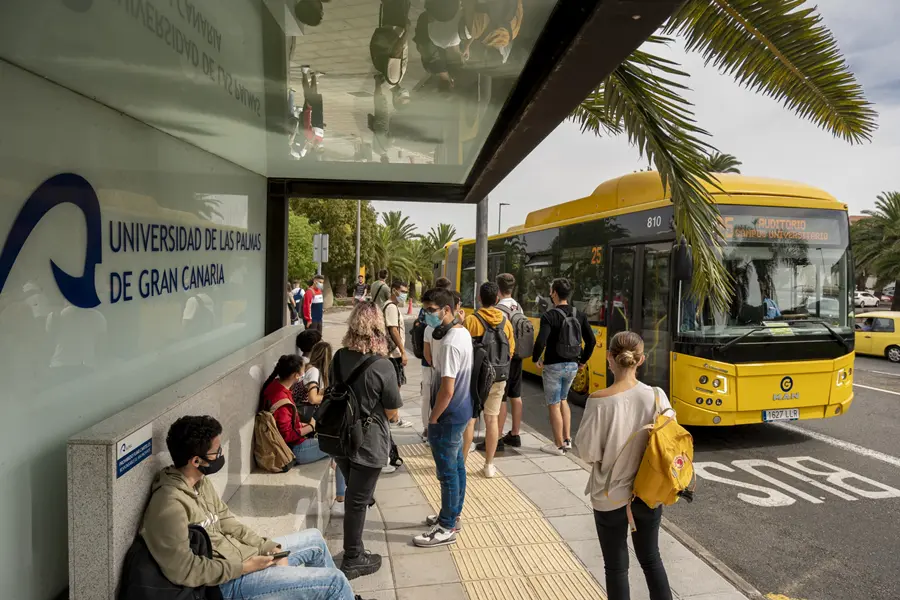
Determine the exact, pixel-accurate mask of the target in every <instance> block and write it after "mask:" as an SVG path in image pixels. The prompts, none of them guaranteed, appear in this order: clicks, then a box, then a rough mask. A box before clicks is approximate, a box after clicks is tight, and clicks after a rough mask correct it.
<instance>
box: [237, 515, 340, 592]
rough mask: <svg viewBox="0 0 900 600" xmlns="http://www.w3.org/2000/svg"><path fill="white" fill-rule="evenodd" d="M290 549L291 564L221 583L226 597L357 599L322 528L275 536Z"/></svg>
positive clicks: (285, 548) (285, 547)
mask: <svg viewBox="0 0 900 600" xmlns="http://www.w3.org/2000/svg"><path fill="white" fill-rule="evenodd" d="M275 541H276V542H278V543H279V544H281V547H282V548H283V549H284V550H290V551H291V554H290V556H288V563H289V564H290V566H289V567H269V568H268V569H263V570H262V571H257V572H256V573H250V574H249V575H241V576H240V577H238V578H237V579H232V580H231V581H229V582H227V583H223V584H222V585H220V586H219V590H220V591H221V592H222V597H223V598H224V600H254V599H261V600H262V599H265V600H296V599H297V598H303V600H353V589H352V588H351V587H350V582H349V581H347V578H346V577H345V576H344V574H343V573H342V572H341V571H340V570H338V569H337V568H335V566H334V560H333V559H332V558H331V553H329V552H328V546H326V545H325V540H324V539H323V538H322V534H321V533H320V532H319V530H318V529H307V530H306V531H300V532H298V533H294V534H291V535H288V536H285V537H282V538H277V539H276V540H275Z"/></svg>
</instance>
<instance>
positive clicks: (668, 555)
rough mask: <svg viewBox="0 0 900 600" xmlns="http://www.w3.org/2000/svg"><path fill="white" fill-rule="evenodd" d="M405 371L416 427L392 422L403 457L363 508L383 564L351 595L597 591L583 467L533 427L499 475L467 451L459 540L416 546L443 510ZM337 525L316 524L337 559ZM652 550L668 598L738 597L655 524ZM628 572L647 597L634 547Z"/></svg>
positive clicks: (458, 597) (484, 598)
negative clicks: (487, 472) (661, 566)
mask: <svg viewBox="0 0 900 600" xmlns="http://www.w3.org/2000/svg"><path fill="white" fill-rule="evenodd" d="M334 317H335V318H333V319H329V318H328V316H326V324H325V332H326V339H328V341H329V342H331V343H332V344H334V345H335V347H339V345H340V336H341V335H342V333H343V327H342V326H341V324H342V322H344V321H345V318H346V317H345V315H343V314H341V315H340V316H338V315H334ZM329 322H331V324H332V326H331V327H329ZM407 379H408V383H407V385H405V386H404V387H403V390H402V397H403V404H404V406H403V408H402V409H401V410H400V415H401V417H402V418H403V419H405V420H409V421H410V422H412V423H413V427H412V428H409V429H396V428H393V429H392V433H393V436H394V441H395V442H396V443H397V445H398V446H399V449H400V454H401V456H403V458H404V461H405V464H404V466H403V467H402V468H401V469H400V470H398V471H397V472H396V473H393V474H390V475H382V476H381V478H380V479H379V481H378V487H377V488H376V490H375V499H376V501H377V504H376V506H375V507H373V508H372V509H371V510H370V512H369V515H368V519H367V522H366V530H365V534H364V540H365V543H366V547H367V549H368V550H371V551H372V552H376V553H379V554H381V555H382V556H383V560H384V562H383V566H382V568H381V570H380V571H379V572H378V573H376V574H374V575H370V576H368V577H361V578H359V579H355V580H354V581H353V582H352V583H353V589H354V592H355V593H357V594H361V595H362V597H363V598H366V599H367V600H368V599H370V598H373V599H377V600H414V599H415V600H419V599H423V598H431V597H433V598H440V600H494V599H497V600H501V599H502V600H545V599H546V600H595V599H598V598H606V594H605V593H604V590H603V586H604V574H603V558H602V556H601V553H600V545H599V543H598V541H597V535H596V530H595V527H594V521H593V516H592V511H591V509H590V508H589V504H588V499H587V497H586V496H585V495H584V488H585V484H586V483H587V479H588V472H587V471H586V470H584V468H583V466H582V465H581V464H580V463H579V461H576V460H573V459H571V458H569V457H563V456H559V457H555V456H548V455H546V454H544V453H542V452H541V451H540V447H541V446H542V445H544V444H546V443H547V441H546V440H545V439H543V438H542V437H541V436H539V435H537V434H535V433H533V432H532V433H523V434H522V447H521V448H518V449H513V448H508V449H507V450H506V451H505V452H501V453H499V454H498V455H497V458H496V459H495V464H496V466H497V469H498V471H500V475H498V476H497V477H495V478H493V479H486V478H484V476H483V475H482V467H483V466H484V457H483V455H482V454H481V453H479V452H474V451H473V452H472V453H470V454H469V458H468V463H467V472H468V474H469V479H468V483H467V490H466V502H465V508H464V509H463V520H464V521H463V522H464V526H463V530H462V531H461V532H460V535H459V538H458V540H459V541H458V542H457V544H456V545H453V546H449V547H442V548H429V549H423V548H417V547H415V546H413V544H412V538H413V536H415V535H417V534H419V533H422V532H423V531H425V529H426V527H425V525H424V524H423V522H424V519H425V517H426V516H428V515H430V514H434V513H436V512H438V510H439V508H440V486H439V485H438V482H437V479H436V477H435V470H434V462H433V460H432V459H431V453H430V450H429V449H428V448H427V447H426V446H425V445H424V444H422V443H421V439H420V438H419V432H420V430H421V417H420V414H421V413H420V407H421V404H420V402H419V384H420V380H421V371H420V368H419V366H418V364H414V363H413V361H410V366H409V367H407ZM506 428H507V429H508V428H509V425H508V424H507V426H506ZM342 527H343V521H342V519H341V518H340V517H338V518H332V521H331V524H330V525H329V527H328V529H327V530H326V532H325V537H326V539H327V541H328V545H329V548H330V549H331V551H332V554H333V555H334V556H335V560H336V562H338V564H339V563H340V555H341V553H342V543H343V540H342V535H343V534H342V531H343V529H342ZM629 546H630V541H629ZM660 551H661V552H662V557H663V561H664V562H665V565H666V570H667V572H668V575H669V581H670V583H671V586H672V590H673V592H674V597H675V598H680V599H690V600H745V599H746V598H747V596H745V595H744V594H742V593H741V592H739V591H738V589H737V588H736V587H735V586H734V585H732V584H731V583H730V582H729V581H727V580H726V579H725V578H724V577H722V576H721V575H720V574H719V573H718V572H717V571H715V570H714V569H712V568H711V567H710V566H709V565H708V564H707V563H706V562H705V561H703V560H702V559H701V558H699V557H698V556H696V555H695V554H694V553H693V552H691V551H690V550H689V549H688V548H686V547H685V546H684V545H682V544H681V543H680V542H678V541H677V540H676V539H675V538H674V537H672V536H671V535H670V534H669V533H668V532H666V531H664V530H662V531H660ZM629 579H630V581H631V597H632V599H633V600H645V599H647V598H648V595H647V587H646V584H645V583H644V579H643V573H642V571H641V569H640V566H639V564H638V562H637V559H636V558H635V556H634V552H633V550H632V552H631V569H630V572H629Z"/></svg>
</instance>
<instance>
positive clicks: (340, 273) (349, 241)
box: [290, 198, 378, 282]
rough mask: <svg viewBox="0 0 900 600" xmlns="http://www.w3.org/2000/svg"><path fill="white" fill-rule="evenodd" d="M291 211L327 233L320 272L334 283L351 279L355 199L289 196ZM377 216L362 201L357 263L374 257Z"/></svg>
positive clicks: (368, 260)
mask: <svg viewBox="0 0 900 600" xmlns="http://www.w3.org/2000/svg"><path fill="white" fill-rule="evenodd" d="M290 205H291V211H292V212H294V213H296V214H298V215H303V216H305V217H306V218H307V219H309V222H310V223H311V224H313V225H315V226H316V227H317V228H318V230H319V231H320V232H321V233H327V234H328V263H326V264H325V265H323V267H322V271H323V272H324V274H325V275H326V276H328V278H329V279H331V280H333V281H337V282H342V281H344V282H345V281H346V280H347V279H348V278H354V277H355V274H354V273H353V271H354V269H355V265H356V200H336V199H312V198H291V202H290ZM377 227H378V224H377V216H376V213H375V209H374V208H372V205H371V203H370V202H368V201H363V203H362V213H361V227H360V229H361V235H360V255H361V256H360V264H361V265H363V264H370V263H371V262H372V259H373V257H374V254H373V250H374V247H375V238H376V236H377Z"/></svg>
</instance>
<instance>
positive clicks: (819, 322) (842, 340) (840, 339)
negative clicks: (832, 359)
mask: <svg viewBox="0 0 900 600" xmlns="http://www.w3.org/2000/svg"><path fill="white" fill-rule="evenodd" d="M786 323H788V324H789V325H793V324H794V323H816V324H817V325H821V326H822V327H824V328H825V329H827V330H828V333H829V334H831V337H833V338H834V339H835V341H837V342H838V343H839V344H840V345H841V346H843V347H844V350H846V351H847V352H850V344H848V343H847V340H846V339H845V338H844V336H842V335H841V334H839V333H838V332H837V331H835V330H834V329H832V327H831V325H829V324H828V323H827V322H825V321H823V320H821V319H790V320H788V321H786Z"/></svg>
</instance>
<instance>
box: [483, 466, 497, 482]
mask: <svg viewBox="0 0 900 600" xmlns="http://www.w3.org/2000/svg"><path fill="white" fill-rule="evenodd" d="M496 475H497V467H495V466H494V463H487V464H486V465H484V476H485V477H487V478H488V479H490V478H491V477H495V476H496Z"/></svg>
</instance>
